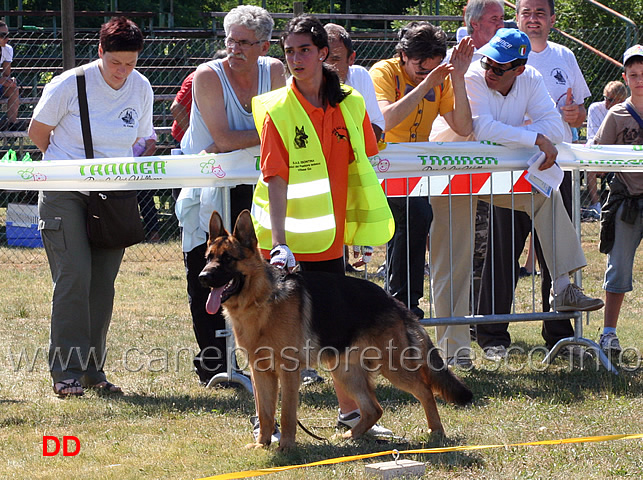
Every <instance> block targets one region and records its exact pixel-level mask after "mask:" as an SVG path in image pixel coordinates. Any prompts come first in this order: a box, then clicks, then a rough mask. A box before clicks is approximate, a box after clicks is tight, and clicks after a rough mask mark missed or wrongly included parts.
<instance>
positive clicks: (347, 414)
mask: <svg viewBox="0 0 643 480" xmlns="http://www.w3.org/2000/svg"><path fill="white" fill-rule="evenodd" d="M353 413H357V414H359V408H356V409H355V410H352V411H350V412H348V413H342V411H341V410H340V411H339V418H346V417H348V416H350V415H352V414H353Z"/></svg>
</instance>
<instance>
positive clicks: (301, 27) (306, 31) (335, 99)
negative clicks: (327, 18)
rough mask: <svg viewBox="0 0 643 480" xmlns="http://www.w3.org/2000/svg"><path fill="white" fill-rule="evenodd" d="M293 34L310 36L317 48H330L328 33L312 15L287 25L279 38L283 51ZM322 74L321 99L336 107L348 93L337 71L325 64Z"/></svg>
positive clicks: (291, 21)
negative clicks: (288, 38) (285, 43)
mask: <svg viewBox="0 0 643 480" xmlns="http://www.w3.org/2000/svg"><path fill="white" fill-rule="evenodd" d="M292 34H301V35H310V38H311V40H312V42H313V45H315V46H316V47H317V48H319V49H322V48H329V46H328V34H327V33H326V30H324V26H323V25H322V24H321V22H320V21H319V20H317V19H316V18H315V17H313V16H311V15H299V16H297V17H294V18H293V19H292V20H290V21H289V22H288V24H286V27H285V28H284V31H283V33H282V34H281V37H280V38H279V44H280V45H281V48H282V50H283V48H284V42H285V41H286V38H287V37H288V35H292ZM324 60H325V59H324ZM322 73H323V82H322V87H321V90H322V91H321V98H322V100H323V101H324V102H327V103H328V104H329V105H330V106H331V107H336V106H337V105H338V104H340V103H341V102H342V100H344V99H345V98H346V97H347V96H348V92H347V91H346V90H344V89H343V88H342V86H341V82H340V80H339V76H338V75H337V72H336V71H335V69H333V68H331V67H330V66H329V65H327V64H326V63H324V64H323V65H322Z"/></svg>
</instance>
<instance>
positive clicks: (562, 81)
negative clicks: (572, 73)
mask: <svg viewBox="0 0 643 480" xmlns="http://www.w3.org/2000/svg"><path fill="white" fill-rule="evenodd" d="M551 76H552V77H554V80H556V83H557V84H558V85H567V75H566V74H565V72H564V71H563V70H561V69H560V68H554V69H553V70H552V71H551Z"/></svg>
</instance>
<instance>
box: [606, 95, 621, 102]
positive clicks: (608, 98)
mask: <svg viewBox="0 0 643 480" xmlns="http://www.w3.org/2000/svg"><path fill="white" fill-rule="evenodd" d="M603 98H604V99H605V101H606V102H608V103H616V102H618V100H617V99H615V98H612V97H607V96H603Z"/></svg>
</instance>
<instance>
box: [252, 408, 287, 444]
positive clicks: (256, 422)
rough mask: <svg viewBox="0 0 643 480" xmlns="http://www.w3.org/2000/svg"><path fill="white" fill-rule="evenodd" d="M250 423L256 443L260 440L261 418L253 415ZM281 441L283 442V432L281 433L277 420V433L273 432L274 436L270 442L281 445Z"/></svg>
mask: <svg viewBox="0 0 643 480" xmlns="http://www.w3.org/2000/svg"><path fill="white" fill-rule="evenodd" d="M250 423H252V436H253V437H254V439H255V442H256V441H257V440H259V417H258V416H256V415H253V416H252V417H250ZM279 440H281V432H280V431H279V424H278V423H277V420H275V431H274V432H272V435H271V436H270V442H271V443H279Z"/></svg>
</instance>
